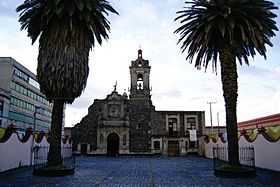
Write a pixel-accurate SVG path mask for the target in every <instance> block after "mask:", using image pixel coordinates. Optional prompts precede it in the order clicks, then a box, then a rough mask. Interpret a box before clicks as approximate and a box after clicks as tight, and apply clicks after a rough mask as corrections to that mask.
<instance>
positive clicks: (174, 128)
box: [168, 118, 178, 136]
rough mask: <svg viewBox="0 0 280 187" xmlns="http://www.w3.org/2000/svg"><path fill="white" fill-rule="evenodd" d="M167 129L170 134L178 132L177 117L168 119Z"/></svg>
mask: <svg viewBox="0 0 280 187" xmlns="http://www.w3.org/2000/svg"><path fill="white" fill-rule="evenodd" d="M168 130H169V135H170V136H176V135H177V134H178V122H177V118H169V119H168Z"/></svg>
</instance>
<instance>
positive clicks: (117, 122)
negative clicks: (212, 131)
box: [71, 50, 205, 156]
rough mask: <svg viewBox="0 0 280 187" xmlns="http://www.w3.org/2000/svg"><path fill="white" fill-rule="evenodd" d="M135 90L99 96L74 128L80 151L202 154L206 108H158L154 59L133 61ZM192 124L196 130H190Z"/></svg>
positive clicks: (131, 72)
mask: <svg viewBox="0 0 280 187" xmlns="http://www.w3.org/2000/svg"><path fill="white" fill-rule="evenodd" d="M129 69H130V94H129V96H128V95H127V94H126V93H123V94H119V93H118V92H117V91H116V86H115V89H114V90H113V91H112V93H111V94H109V95H107V97H106V98H105V99H95V100H94V102H93V104H92V105H91V106H90V107H89V109H88V114H87V115H86V116H85V117H84V118H83V119H82V120H81V121H80V123H78V124H76V125H75V126H74V127H73V128H72V130H71V134H72V138H73V149H74V152H75V153H76V154H102V155H109V156H117V155H128V154H162V155H170V156H178V155H185V154H188V153H191V152H197V153H200V154H203V152H204V147H203V145H204V143H203V137H202V134H203V132H204V128H205V119H204V115H205V114H204V111H156V110H155V107H154V106H153V104H152V100H151V93H150V92H151V90H150V69H151V67H150V66H149V61H148V60H145V59H143V58H142V50H138V58H137V59H136V60H135V61H132V62H131V66H130V67H129ZM190 130H191V131H190Z"/></svg>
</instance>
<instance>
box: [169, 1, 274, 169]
mask: <svg viewBox="0 0 280 187" xmlns="http://www.w3.org/2000/svg"><path fill="white" fill-rule="evenodd" d="M186 4H187V5H188V6H187V7H184V10H182V11H178V12H177V14H179V16H178V17H177V18H176V19H175V21H177V20H180V24H181V26H180V27H179V28H178V29H177V30H175V32H174V33H176V34H179V35H180V38H179V40H178V43H180V42H181V43H182V46H181V49H182V52H184V51H185V50H187V52H188V55H187V57H186V60H187V59H189V60H190V62H192V61H193V58H195V67H196V68H197V69H201V67H202V66H204V67H205V70H206V68H207V66H208V63H209V61H210V60H211V62H212V68H213V70H214V71H215V72H217V61H218V57H219V61H220V66H221V79H222V84H223V95H224V100H225V110H226V126H227V136H228V155H229V164H232V165H239V164H240V163H239V153H238V137H237V117H236V103H237V87H238V85H237V84H238V83H237V77H238V75H237V67H236V66H237V65H236V58H237V59H238V60H239V62H240V64H241V65H242V62H243V61H244V62H245V63H246V64H247V65H249V60H248V57H250V56H251V57H254V56H255V54H256V51H257V52H258V53H259V54H260V55H262V56H264V58H265V59H266V47H265V45H266V44H267V45H269V46H271V47H272V43H271V42H270V38H271V37H273V36H275V33H274V31H277V30H278V29H277V27H276V22H275V21H273V18H275V17H276V15H275V14H274V13H272V12H271V10H273V9H277V7H275V6H274V4H273V3H272V2H269V1H265V0H193V1H189V2H186Z"/></svg>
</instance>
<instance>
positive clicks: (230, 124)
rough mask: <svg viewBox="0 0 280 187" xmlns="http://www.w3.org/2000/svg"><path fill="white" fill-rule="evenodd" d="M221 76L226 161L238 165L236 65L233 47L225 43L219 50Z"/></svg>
mask: <svg viewBox="0 0 280 187" xmlns="http://www.w3.org/2000/svg"><path fill="white" fill-rule="evenodd" d="M220 63H221V78H222V84H223V92H224V99H225V108H226V127H227V139H228V161H229V164H231V165H240V162H239V150H238V132H237V117H236V103H237V95H238V94H237V87H238V85H237V77H238V75H237V67H236V58H235V55H234V51H233V48H232V47H231V45H229V44H225V45H224V46H223V48H222V50H221V52H220Z"/></svg>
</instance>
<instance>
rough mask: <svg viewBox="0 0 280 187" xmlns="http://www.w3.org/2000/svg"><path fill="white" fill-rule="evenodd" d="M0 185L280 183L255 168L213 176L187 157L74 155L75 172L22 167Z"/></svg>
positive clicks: (203, 163) (0, 178)
mask: <svg viewBox="0 0 280 187" xmlns="http://www.w3.org/2000/svg"><path fill="white" fill-rule="evenodd" d="M0 186H1V187H2V186H4V187H5V186H67V187H69V186H80V187H84V186H132V187H134V186H155V187H156V186H172V187H174V186H280V173H279V172H273V171H269V170H262V169H257V176H256V177H255V178H249V179H226V178H220V177H215V176H214V175H213V162H212V160H211V159H207V158H202V157H197V156H187V157H127V156H124V157H122V156H121V157H113V158H109V157H83V156H80V157H76V169H75V174H74V175H70V176H65V177H52V178H51V177H38V176H33V175H32V168H30V167H25V168H19V169H15V170H12V171H8V172H4V173H0Z"/></svg>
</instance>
